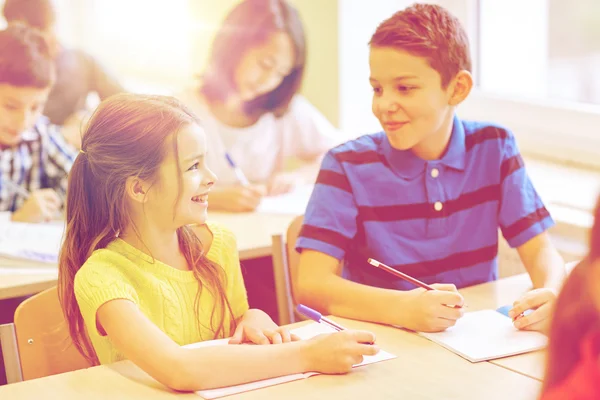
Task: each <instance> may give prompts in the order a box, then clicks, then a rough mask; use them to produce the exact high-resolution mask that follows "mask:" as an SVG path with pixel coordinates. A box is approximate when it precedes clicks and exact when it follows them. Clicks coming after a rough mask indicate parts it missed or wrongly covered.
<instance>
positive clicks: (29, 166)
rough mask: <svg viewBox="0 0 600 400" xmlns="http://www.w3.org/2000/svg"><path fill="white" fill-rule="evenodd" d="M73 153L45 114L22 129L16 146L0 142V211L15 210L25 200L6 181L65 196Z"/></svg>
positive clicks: (75, 153)
mask: <svg viewBox="0 0 600 400" xmlns="http://www.w3.org/2000/svg"><path fill="white" fill-rule="evenodd" d="M76 155H77V152H76V150H75V149H74V148H73V147H71V146H70V145H68V144H67V143H66V142H65V141H64V139H63V137H62V136H61V134H60V133H59V132H58V130H57V127H56V126H54V125H52V124H50V122H49V120H48V119H47V118H46V117H40V119H39V120H38V121H37V123H36V124H35V125H34V126H33V128H31V129H30V130H28V131H26V132H24V133H23V134H22V136H21V141H20V142H19V143H18V144H17V145H15V146H4V145H2V144H0V212H13V211H16V210H18V209H19V208H20V207H21V206H22V205H23V203H24V202H25V200H26V198H25V197H24V196H23V195H22V194H20V193H19V191H17V190H15V189H14V187H12V186H11V185H10V184H9V183H7V182H8V181H11V182H12V183H14V184H17V185H19V186H20V187H21V188H23V189H25V190H26V191H28V192H33V191H35V190H38V189H46V188H50V189H54V190H56V192H57V193H58V195H59V196H61V197H62V198H64V197H65V195H66V190H67V175H68V173H69V170H70V169H71V165H73V161H74V160H75V157H76Z"/></svg>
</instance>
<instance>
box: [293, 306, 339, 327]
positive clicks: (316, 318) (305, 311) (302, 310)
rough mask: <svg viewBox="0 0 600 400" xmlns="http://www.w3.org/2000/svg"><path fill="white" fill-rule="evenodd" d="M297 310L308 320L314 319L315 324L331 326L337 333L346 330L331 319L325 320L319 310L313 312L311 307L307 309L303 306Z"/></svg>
mask: <svg viewBox="0 0 600 400" xmlns="http://www.w3.org/2000/svg"><path fill="white" fill-rule="evenodd" d="M296 310H297V311H298V312H299V313H300V314H302V315H304V316H305V317H307V318H310V319H312V320H313V321H315V322H318V323H324V324H325V325H329V326H330V327H331V328H333V329H335V330H336V331H343V330H345V329H346V328H344V327H343V326H341V325H339V324H337V323H335V322H333V321H332V320H330V319H329V318H325V317H324V316H322V315H321V313H320V312H318V311H317V310H313V309H312V308H310V307H306V306H305V305H303V304H298V306H297V307H296Z"/></svg>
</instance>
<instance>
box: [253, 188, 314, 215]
mask: <svg viewBox="0 0 600 400" xmlns="http://www.w3.org/2000/svg"><path fill="white" fill-rule="evenodd" d="M313 188H314V186H313V185H303V186H298V187H296V188H295V189H294V190H293V191H291V192H290V193H285V194H282V195H279V196H267V197H264V198H263V199H262V201H261V202H260V204H259V205H258V208H257V209H256V211H257V212H260V213H265V214H291V215H302V214H304V212H305V211H306V206H307V205H308V200H310V195H311V194H312V190H313Z"/></svg>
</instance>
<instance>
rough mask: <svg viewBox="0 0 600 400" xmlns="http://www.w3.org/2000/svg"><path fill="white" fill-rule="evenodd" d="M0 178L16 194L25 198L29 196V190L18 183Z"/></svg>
mask: <svg viewBox="0 0 600 400" xmlns="http://www.w3.org/2000/svg"><path fill="white" fill-rule="evenodd" d="M0 180H1V181H2V183H3V184H5V185H6V186H8V187H10V188H11V189H12V190H13V191H14V192H17V193H18V194H20V195H21V196H23V197H24V198H26V199H27V198H29V192H28V191H27V190H25V189H24V188H22V187H21V186H19V185H18V184H16V183H14V182H13V181H11V180H8V179H5V178H0Z"/></svg>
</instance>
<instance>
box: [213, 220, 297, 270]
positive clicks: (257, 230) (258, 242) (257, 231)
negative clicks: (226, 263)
mask: <svg viewBox="0 0 600 400" xmlns="http://www.w3.org/2000/svg"><path fill="white" fill-rule="evenodd" d="M208 218H209V221H214V222H217V223H219V224H222V225H224V226H226V227H227V228H229V229H231V231H232V232H233V233H234V234H235V236H236V238H237V242H238V249H239V252H240V260H248V259H251V258H258V257H270V256H271V254H272V247H271V246H272V239H271V236H273V235H277V234H285V233H286V232H287V228H288V226H289V225H290V223H291V222H292V221H293V220H294V218H296V215H284V214H261V213H242V214H239V213H236V214H233V213H222V212H212V213H211V212H209V214H208Z"/></svg>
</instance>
